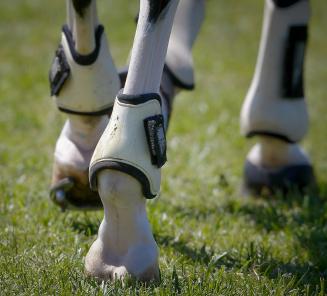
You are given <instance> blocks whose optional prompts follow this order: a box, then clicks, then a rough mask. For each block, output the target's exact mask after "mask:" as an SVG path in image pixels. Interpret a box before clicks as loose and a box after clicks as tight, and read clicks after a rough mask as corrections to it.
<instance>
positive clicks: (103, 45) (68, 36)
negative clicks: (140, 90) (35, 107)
mask: <svg viewBox="0 0 327 296" xmlns="http://www.w3.org/2000/svg"><path fill="white" fill-rule="evenodd" d="M50 85H51V95H52V96H53V97H54V99H55V102H56V104H57V107H58V108H59V110H60V111H62V112H65V113H66V114H67V117H68V119H67V121H66V123H65V126H64V128H63V130H62V132H61V135H60V137H59V139H58V141H57V144H56V148H55V159H54V170H53V178H52V188H51V193H50V195H51V198H52V200H53V201H54V202H55V203H57V204H58V205H59V206H61V207H62V208H63V209H66V208H70V207H73V208H80V209H87V208H95V207H99V206H101V201H100V198H99V196H98V194H97V193H94V192H92V191H91V190H90V189H89V181H88V168H89V163H90V159H91V156H92V154H93V151H94V149H95V146H96V144H97V142H98V140H99V138H100V136H101V135H102V132H103V130H104V129H105V127H106V125H107V123H108V115H109V113H110V110H111V109H112V106H113V102H114V98H115V95H116V93H117V92H118V90H119V87H120V83H119V79H118V75H117V72H116V69H115V66H114V64H113V62H112V59H111V56H110V53H109V50H108V45H107V40H106V37H105V34H104V29H103V27H102V26H101V25H100V24H99V23H98V17H97V12H96V1H95V0H67V24H66V25H65V26H63V30H62V38H61V42H60V45H59V47H58V49H57V51H56V56H55V59H54V61H53V65H52V68H51V70H50Z"/></svg>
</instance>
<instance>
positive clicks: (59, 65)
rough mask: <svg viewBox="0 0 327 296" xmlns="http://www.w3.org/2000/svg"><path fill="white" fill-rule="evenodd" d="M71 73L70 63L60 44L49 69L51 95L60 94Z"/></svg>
mask: <svg viewBox="0 0 327 296" xmlns="http://www.w3.org/2000/svg"><path fill="white" fill-rule="evenodd" d="M69 75H70V67H69V65H68V62H67V59H66V55H65V52H64V49H63V47H62V45H61V44H60V45H59V47H58V49H57V50H56V54H55V57H54V59H53V61H52V66H51V68H50V71H49V82H50V90H51V96H54V95H56V96H57V95H59V93H60V90H61V88H62V86H63V85H64V83H65V81H66V80H67V78H68V77H69Z"/></svg>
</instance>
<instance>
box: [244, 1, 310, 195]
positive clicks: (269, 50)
mask: <svg viewBox="0 0 327 296" xmlns="http://www.w3.org/2000/svg"><path fill="white" fill-rule="evenodd" d="M308 20H309V2H308V1H306V0H292V1H289V0H266V6H265V15H264V24H263V32H262V37H261V43H260V49H259V55H258V61H257V65H256V69H255V74H254V77H253V81H252V84H251V87H250V89H249V91H248V94H247V96H246V99H245V102H244V104H243V108H242V112H241V129H242V133H243V134H244V135H246V136H247V137H252V136H257V137H258V139H259V143H258V144H257V145H255V146H254V147H253V148H252V150H251V151H250V153H249V154H248V156H247V161H246V164H245V169H244V183H245V188H246V190H247V191H249V192H254V193H256V194H258V193H259V194H260V193H261V192H262V191H265V192H269V193H273V192H275V191H276V190H282V191H283V192H287V191H288V190H289V189H290V188H297V189H300V190H304V189H305V188H307V187H309V186H311V185H312V184H313V180H314V175H313V169H312V165H311V163H310V161H309V159H308V156H307V155H306V154H305V153H304V152H303V151H302V149H301V148H300V147H299V146H298V144H297V142H299V141H300V140H301V139H302V138H303V137H304V135H305V134H306V132H307V129H308V114H307V106H306V102H305V95H304V84H303V71H304V70H303V68H304V56H305V49H306V42H307V24H308Z"/></svg>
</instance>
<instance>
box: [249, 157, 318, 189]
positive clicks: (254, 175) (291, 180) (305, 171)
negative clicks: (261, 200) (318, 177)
mask: <svg viewBox="0 0 327 296" xmlns="http://www.w3.org/2000/svg"><path fill="white" fill-rule="evenodd" d="M314 184H315V177H314V171H313V168H312V166H311V165H310V164H301V165H289V166H285V167H281V168H266V167H261V166H256V165H254V164H252V163H251V162H250V161H248V160H247V161H246V163H245V165H244V184H243V191H244V193H246V194H254V195H271V194H274V193H277V192H282V193H284V194H286V193H288V192H290V191H291V190H298V191H299V192H301V193H304V192H305V191H306V190H307V189H308V188H310V187H312V186H314Z"/></svg>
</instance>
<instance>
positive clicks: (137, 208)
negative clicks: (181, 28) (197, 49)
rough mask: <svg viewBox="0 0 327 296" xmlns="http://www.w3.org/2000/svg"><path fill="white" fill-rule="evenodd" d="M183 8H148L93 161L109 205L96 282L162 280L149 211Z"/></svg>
mask: <svg viewBox="0 0 327 296" xmlns="http://www.w3.org/2000/svg"><path fill="white" fill-rule="evenodd" d="M177 4H178V0H165V1H157V0H141V1H140V13H139V19H138V24H137V30H136V35H135V39H134V44H133V49H132V54H131V60H130V64H129V72H128V76H127V80H126V84H125V87H124V89H123V90H122V91H121V92H120V93H119V94H118V96H117V98H116V101H115V105H114V110H113V113H112V116H111V119H110V123H109V125H108V127H107V128H106V130H105V131H104V133H103V135H102V137H101V139H100V141H99V143H98V145H97V147H96V150H95V153H94V155H93V158H92V161H91V165H90V182H91V185H92V187H93V189H95V190H98V191H99V194H100V197H101V200H102V202H103V206H104V219H103V221H102V223H101V226H100V229H99V233H98V238H97V240H96V241H95V242H94V243H93V245H92V247H91V249H90V250H89V253H88V254H87V257H86V262H85V267H86V271H87V272H88V273H89V274H90V275H92V276H95V277H99V278H102V279H115V278H123V277H124V276H125V275H126V274H130V275H132V276H134V277H136V278H138V279H141V280H151V279H157V278H158V277H159V268H158V249H157V244H156V242H155V240H154V238H153V235H152V232H151V229H150V225H149V222H148V219H147V214H146V207H145V205H146V199H151V198H154V197H156V196H157V195H158V193H159V190H160V178H161V172H160V171H161V170H160V168H161V167H162V165H163V164H164V163H165V161H166V143H165V125H166V122H165V120H166V119H165V117H164V116H163V114H162V106H163V105H164V104H163V103H164V102H163V100H162V98H161V96H160V95H159V87H160V81H161V77H162V71H163V67H164V61H165V55H166V51H167V46H168V41H169V35H170V32H171V28H172V24H173V18H174V15H175V11H176V7H177Z"/></svg>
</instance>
